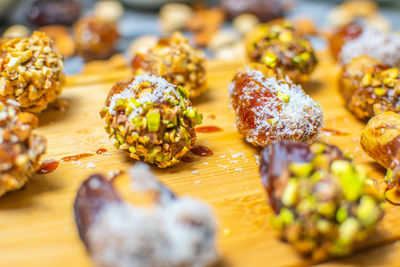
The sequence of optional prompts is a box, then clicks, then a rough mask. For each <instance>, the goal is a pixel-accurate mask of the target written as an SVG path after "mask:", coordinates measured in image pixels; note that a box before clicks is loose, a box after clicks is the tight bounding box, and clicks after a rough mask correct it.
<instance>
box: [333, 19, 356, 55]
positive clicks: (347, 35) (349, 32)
mask: <svg viewBox="0 0 400 267" xmlns="http://www.w3.org/2000/svg"><path fill="white" fill-rule="evenodd" d="M362 31H363V27H362V25H361V24H360V23H357V22H352V23H349V24H347V25H344V26H342V27H340V28H339V29H337V30H336V31H335V32H334V33H333V34H332V36H330V38H329V40H328V41H329V50H330V52H331V54H332V56H333V58H334V59H335V60H336V61H338V60H339V56H340V51H341V50H342V47H343V45H344V44H345V43H346V42H348V41H351V40H354V39H357V38H358V37H359V36H360V34H361V33H362Z"/></svg>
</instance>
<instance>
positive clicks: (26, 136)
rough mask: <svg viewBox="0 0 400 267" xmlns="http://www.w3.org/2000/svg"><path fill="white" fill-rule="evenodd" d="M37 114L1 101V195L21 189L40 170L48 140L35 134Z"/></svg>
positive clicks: (9, 102) (14, 103)
mask: <svg viewBox="0 0 400 267" xmlns="http://www.w3.org/2000/svg"><path fill="white" fill-rule="evenodd" d="M37 125H38V119H37V117H36V116H35V115H33V114H32V113H28V112H21V110H20V108H19V107H18V103H16V102H15V101H14V100H11V99H8V100H5V99H0V196H1V195H3V194H5V193H6V192H8V191H12V190H16V189H20V188H21V187H22V186H24V185H25V183H26V182H27V181H28V178H30V177H31V176H32V173H33V172H34V171H36V170H37V169H38V167H39V161H40V157H41V155H43V154H44V152H45V150H46V139H45V138H44V137H42V136H39V135H36V134H32V130H33V129H34V128H36V127H37Z"/></svg>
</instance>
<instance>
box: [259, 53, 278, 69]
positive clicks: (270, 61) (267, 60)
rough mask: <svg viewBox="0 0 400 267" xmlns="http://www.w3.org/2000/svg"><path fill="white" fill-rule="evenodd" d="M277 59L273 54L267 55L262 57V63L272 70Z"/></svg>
mask: <svg viewBox="0 0 400 267" xmlns="http://www.w3.org/2000/svg"><path fill="white" fill-rule="evenodd" d="M277 60H278V57H277V56H276V55H275V54H274V53H267V54H265V55H264V57H263V62H264V64H265V65H267V66H268V67H271V68H274V67H275V66H276V64H277Z"/></svg>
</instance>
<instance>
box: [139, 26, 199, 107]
mask: <svg viewBox="0 0 400 267" xmlns="http://www.w3.org/2000/svg"><path fill="white" fill-rule="evenodd" d="M204 62H205V56H204V53H203V52H202V51H201V50H198V49H195V48H194V47H192V46H191V45H190V44H189V41H188V39H187V38H185V37H184V36H183V35H182V33H180V32H175V33H174V34H173V35H171V36H170V37H163V38H161V39H160V40H159V41H158V43H157V44H156V45H155V46H154V47H152V48H151V49H149V50H148V51H147V52H146V53H142V52H139V53H137V54H136V55H135V57H134V58H133V60H132V69H133V73H134V75H142V74H150V75H158V76H161V77H163V78H164V79H166V80H167V81H168V82H170V83H173V84H175V85H180V86H182V88H183V89H185V90H186V91H187V92H189V93H190V98H192V99H193V98H195V97H197V96H199V95H200V94H201V93H202V92H203V91H204V90H205V89H206V71H205V68H204V64H205V63H204Z"/></svg>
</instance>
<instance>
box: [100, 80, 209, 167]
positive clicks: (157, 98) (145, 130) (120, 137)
mask: <svg viewBox="0 0 400 267" xmlns="http://www.w3.org/2000/svg"><path fill="white" fill-rule="evenodd" d="M188 97H189V93H188V91H186V90H185V89H184V88H182V87H181V86H175V85H173V84H171V83H169V82H167V81H166V80H165V79H163V78H161V77H157V76H148V75H139V76H136V77H134V78H133V79H132V80H130V81H128V82H119V83H117V84H115V85H114V87H113V88H112V89H111V92H110V94H109V95H108V98H107V100H106V105H105V108H104V109H103V110H102V112H101V116H102V117H103V118H105V120H106V131H107V133H108V134H109V135H110V137H111V138H112V139H113V143H114V145H115V146H116V147H117V148H121V149H124V150H126V151H128V152H129V156H130V157H131V158H134V159H137V160H142V161H145V162H148V163H151V164H154V165H156V166H157V167H160V168H165V167H168V166H171V165H173V164H175V163H177V162H179V159H180V158H181V157H182V156H183V155H185V153H186V152H187V151H189V149H191V148H192V146H193V144H194V142H195V140H196V133H195V130H194V127H195V126H196V125H198V124H200V123H201V122H202V115H201V113H199V112H198V111H197V109H195V108H193V107H192V104H191V102H190V100H189V98H188Z"/></svg>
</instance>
